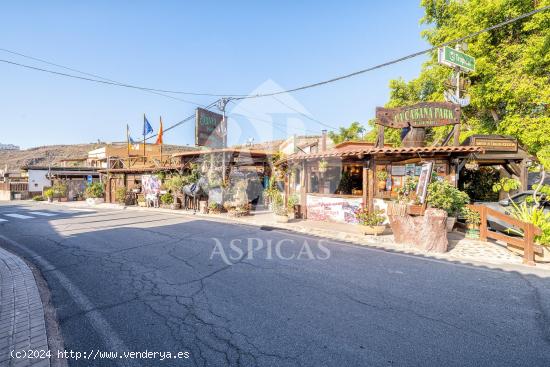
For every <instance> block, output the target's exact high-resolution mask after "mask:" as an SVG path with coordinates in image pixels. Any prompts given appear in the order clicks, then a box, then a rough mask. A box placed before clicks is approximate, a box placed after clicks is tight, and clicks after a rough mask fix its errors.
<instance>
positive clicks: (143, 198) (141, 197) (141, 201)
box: [137, 195, 147, 208]
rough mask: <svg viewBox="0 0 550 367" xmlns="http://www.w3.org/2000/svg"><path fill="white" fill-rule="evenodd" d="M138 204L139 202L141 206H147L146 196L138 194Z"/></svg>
mask: <svg viewBox="0 0 550 367" xmlns="http://www.w3.org/2000/svg"><path fill="white" fill-rule="evenodd" d="M137 204H138V206H139V207H141V208H145V207H146V206H147V203H146V202H145V196H143V195H138V197H137Z"/></svg>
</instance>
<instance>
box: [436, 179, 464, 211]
mask: <svg viewBox="0 0 550 367" xmlns="http://www.w3.org/2000/svg"><path fill="white" fill-rule="evenodd" d="M427 200H428V204H429V205H430V207H432V208H437V209H443V210H445V211H446V212H447V214H448V215H449V216H456V215H457V213H459V212H460V211H461V210H462V208H463V207H464V206H465V205H466V204H468V203H469V202H470V198H469V197H468V194H466V193H465V192H463V191H460V190H459V189H457V188H456V187H454V186H453V185H451V184H450V183H448V182H447V181H445V180H442V181H439V180H436V181H434V182H432V183H430V184H429V185H428V198H427Z"/></svg>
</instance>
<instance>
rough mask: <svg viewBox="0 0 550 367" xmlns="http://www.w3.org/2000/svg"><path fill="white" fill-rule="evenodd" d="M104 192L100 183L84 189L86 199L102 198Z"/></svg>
mask: <svg viewBox="0 0 550 367" xmlns="http://www.w3.org/2000/svg"><path fill="white" fill-rule="evenodd" d="M104 192H105V190H104V188H103V184H102V183H101V182H93V183H91V184H89V185H88V187H86V198H90V199H95V198H102V197H103V194H104Z"/></svg>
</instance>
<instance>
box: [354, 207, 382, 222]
mask: <svg viewBox="0 0 550 367" xmlns="http://www.w3.org/2000/svg"><path fill="white" fill-rule="evenodd" d="M354 214H355V218H356V219H357V221H358V222H359V224H361V225H363V226H379V225H381V224H382V223H384V220H386V218H385V217H384V211H383V210H380V209H375V210H373V211H372V212H369V210H368V209H367V208H359V209H357V210H356V211H355V212H354Z"/></svg>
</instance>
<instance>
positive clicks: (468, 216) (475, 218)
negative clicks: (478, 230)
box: [462, 207, 481, 227]
mask: <svg viewBox="0 0 550 367" xmlns="http://www.w3.org/2000/svg"><path fill="white" fill-rule="evenodd" d="M462 215H463V216H464V219H465V220H466V223H467V224H471V225H472V226H474V227H479V225H480V224H481V216H480V215H479V213H478V212H477V211H475V210H473V209H470V208H468V207H464V208H462Z"/></svg>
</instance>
